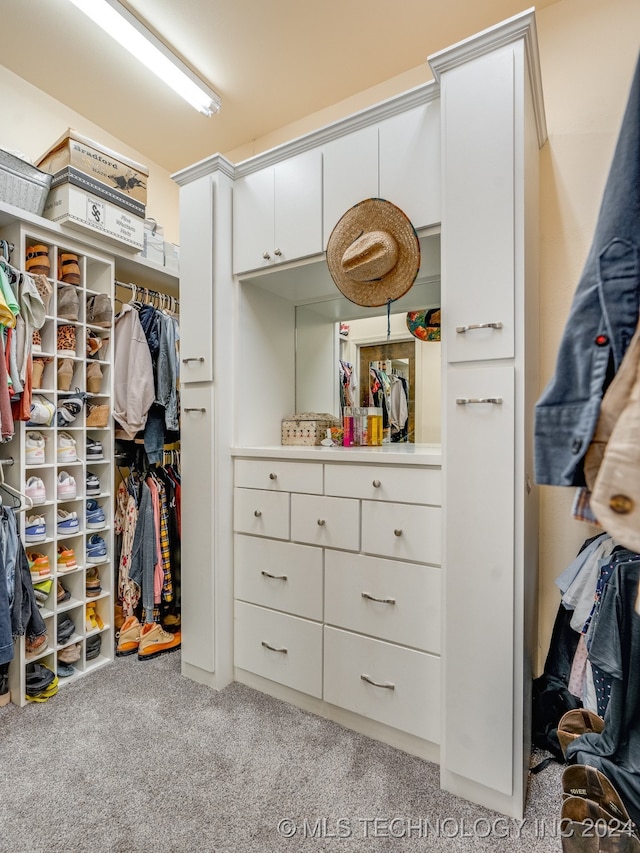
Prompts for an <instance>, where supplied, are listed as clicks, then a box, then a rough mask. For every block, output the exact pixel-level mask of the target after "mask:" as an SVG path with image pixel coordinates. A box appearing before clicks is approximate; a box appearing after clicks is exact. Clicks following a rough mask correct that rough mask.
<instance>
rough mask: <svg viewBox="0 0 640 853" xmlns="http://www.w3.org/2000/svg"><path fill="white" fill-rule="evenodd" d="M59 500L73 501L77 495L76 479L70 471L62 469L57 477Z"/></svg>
mask: <svg viewBox="0 0 640 853" xmlns="http://www.w3.org/2000/svg"><path fill="white" fill-rule="evenodd" d="M57 484H58V500H59V501H71V500H73V499H74V498H75V496H76V491H77V490H76V481H75V479H74V478H73V477H72V476H71V474H69V472H68V471H60V473H59V474H58V479H57Z"/></svg>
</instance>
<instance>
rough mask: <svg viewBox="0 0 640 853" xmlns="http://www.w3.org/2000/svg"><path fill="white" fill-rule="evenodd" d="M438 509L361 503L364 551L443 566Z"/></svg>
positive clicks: (374, 502)
mask: <svg viewBox="0 0 640 853" xmlns="http://www.w3.org/2000/svg"><path fill="white" fill-rule="evenodd" d="M440 528H441V510H440V508H439V507H431V506H411V505H409V504H395V503H380V502H378V501H363V502H362V550H363V551H365V552H366V553H367V554H375V555H379V556H381V557H393V558H394V559H396V560H415V561H417V562H421V563H433V564H435V565H440V553H441V551H440V542H441V529H440Z"/></svg>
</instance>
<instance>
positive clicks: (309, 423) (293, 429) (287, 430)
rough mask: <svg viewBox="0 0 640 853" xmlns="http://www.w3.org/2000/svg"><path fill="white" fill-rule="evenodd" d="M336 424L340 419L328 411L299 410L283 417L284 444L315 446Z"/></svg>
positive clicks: (338, 423)
mask: <svg viewBox="0 0 640 853" xmlns="http://www.w3.org/2000/svg"><path fill="white" fill-rule="evenodd" d="M336 426H341V422H340V420H339V419H338V418H336V417H335V415H331V414H329V413H328V412H299V413H298V414H295V415H290V416H289V417H286V418H283V419H282V444H283V445H289V446H291V445H298V446H302V447H313V446H314V445H316V444H320V442H321V441H322V439H323V438H326V435H327V430H328V429H331V427H336Z"/></svg>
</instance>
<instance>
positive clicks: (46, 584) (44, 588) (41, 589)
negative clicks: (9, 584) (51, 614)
mask: <svg viewBox="0 0 640 853" xmlns="http://www.w3.org/2000/svg"><path fill="white" fill-rule="evenodd" d="M52 586H53V578H47V580H44V581H37V583H34V584H33V593H34V595H35V597H36V604H37V605H38V607H42V605H43V604H44V603H45V601H46V600H47V598H49V593H50V592H51V587H52Z"/></svg>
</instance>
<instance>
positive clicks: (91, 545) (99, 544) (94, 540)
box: [87, 533, 107, 563]
mask: <svg viewBox="0 0 640 853" xmlns="http://www.w3.org/2000/svg"><path fill="white" fill-rule="evenodd" d="M106 559H107V545H106V542H105V541H104V539H103V538H102V536H98V534H97V533H94V534H93V535H92V536H90V537H89V538H88V539H87V563H102V562H104V560H106Z"/></svg>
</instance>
